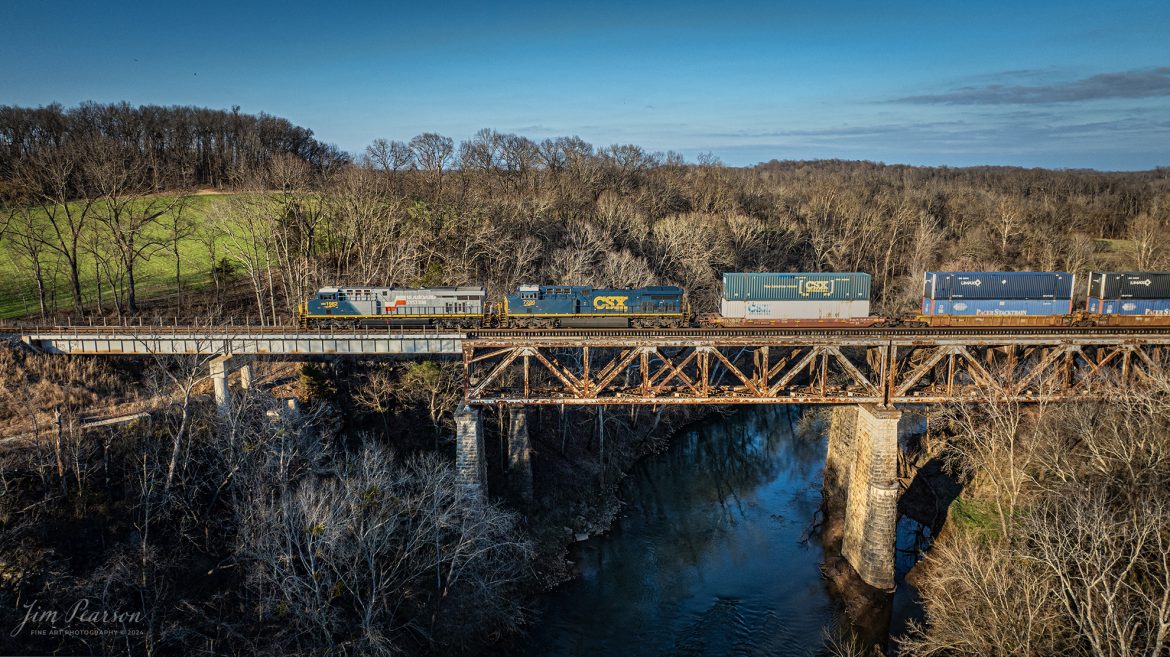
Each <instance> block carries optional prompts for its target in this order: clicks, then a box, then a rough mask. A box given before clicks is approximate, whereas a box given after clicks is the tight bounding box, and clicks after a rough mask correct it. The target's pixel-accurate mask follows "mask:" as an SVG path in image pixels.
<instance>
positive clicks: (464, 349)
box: [0, 326, 1170, 405]
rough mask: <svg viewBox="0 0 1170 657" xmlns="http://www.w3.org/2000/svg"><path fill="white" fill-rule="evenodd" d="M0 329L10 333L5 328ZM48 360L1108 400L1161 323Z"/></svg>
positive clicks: (1148, 357) (660, 336)
mask: <svg viewBox="0 0 1170 657" xmlns="http://www.w3.org/2000/svg"><path fill="white" fill-rule="evenodd" d="M0 331H2V329H0ZM12 334H14V335H17V336H19V337H20V339H21V340H22V341H24V342H25V343H26V344H29V345H30V346H32V347H34V348H37V349H40V350H42V351H45V352H47V353H58V354H77V355H95V356H96V355H104V356H116V355H120V356H144V355H156V354H157V355H231V356H250V357H263V358H283V359H289V360H299V359H308V358H339V357H351V358H377V357H405V358H422V357H437V356H438V357H443V356H446V357H458V356H461V357H462V359H463V365H464V383H465V395H466V399H467V402H468V403H470V404H481V405H483V404H524V405H528V404H760V403H798V404H810V403H877V404H904V403H933V402H947V401H978V400H981V399H985V398H987V397H988V396H989V395H994V396H996V397H1000V398H1010V399H1017V400H1020V401H1027V402H1034V401H1041V400H1067V399H1089V398H1102V397H1106V396H1109V395H1111V394H1117V393H1118V392H1119V391H1124V390H1125V388H1126V386H1128V385H1130V384H1132V383H1134V382H1135V381H1138V380H1141V379H1155V378H1159V377H1161V376H1162V372H1163V365H1164V361H1165V360H1166V358H1165V356H1166V355H1167V353H1170V351H1168V348H1170V327H1168V328H1116V327H1103V328H1095V327H1057V328H1018V327H1012V328H985V327H980V328H817V329H795V328H686V329H565V330H556V329H531V330H516V329H476V330H470V331H435V330H433V329H431V330H410V329H399V328H393V329H374V328H369V329H354V330H316V329H308V330H306V329H296V328H288V327H230V326H229V327H223V326H220V327H191V326H188V327H182V326H168V327H159V326H143V327H43V328H42V327H34V328H28V329H23V330H16V331H13V332H12Z"/></svg>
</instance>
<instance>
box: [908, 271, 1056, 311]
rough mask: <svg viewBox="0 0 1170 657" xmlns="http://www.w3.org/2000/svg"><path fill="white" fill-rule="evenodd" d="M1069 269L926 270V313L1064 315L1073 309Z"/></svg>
mask: <svg viewBox="0 0 1170 657" xmlns="http://www.w3.org/2000/svg"><path fill="white" fill-rule="evenodd" d="M1072 289H1073V275H1072V274H1069V273H1068V272H926V280H925V281H924V285H923V292H922V314H924V315H1064V314H1067V313H1070V312H1072Z"/></svg>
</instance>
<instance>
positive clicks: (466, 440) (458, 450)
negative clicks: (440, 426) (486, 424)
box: [455, 406, 487, 495]
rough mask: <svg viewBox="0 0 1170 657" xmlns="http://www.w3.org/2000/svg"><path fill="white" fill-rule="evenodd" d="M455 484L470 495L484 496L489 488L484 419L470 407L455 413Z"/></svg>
mask: <svg viewBox="0 0 1170 657" xmlns="http://www.w3.org/2000/svg"><path fill="white" fill-rule="evenodd" d="M455 484H456V485H457V486H458V487H459V489H460V491H461V492H463V493H466V494H469V495H482V494H483V493H484V488H485V487H486V486H487V463H486V462H485V461H484V447H483V418H482V416H481V415H480V410H479V409H478V408H472V407H470V406H464V407H463V409H462V410H460V411H456V413H455Z"/></svg>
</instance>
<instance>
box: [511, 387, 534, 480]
mask: <svg viewBox="0 0 1170 657" xmlns="http://www.w3.org/2000/svg"><path fill="white" fill-rule="evenodd" d="M508 478H509V479H510V480H511V484H512V486H513V488H514V489H515V490H516V492H517V493H519V495H520V499H522V500H524V501H525V502H531V501H532V443H531V441H530V440H529V438H528V409H526V408H524V407H523V406H513V407H511V408H509V409H508Z"/></svg>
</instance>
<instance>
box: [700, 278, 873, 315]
mask: <svg viewBox="0 0 1170 657" xmlns="http://www.w3.org/2000/svg"><path fill="white" fill-rule="evenodd" d="M869 288H870V276H869V274H865V273H852V272H850V273H817V272H809V273H805V272H792V273H766V272H750V273H727V274H724V275H723V299H724V300H725V301H869ZM867 312H868V309H867Z"/></svg>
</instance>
